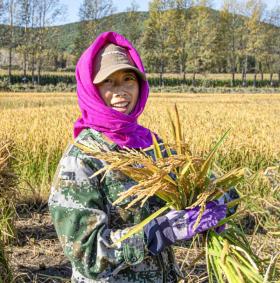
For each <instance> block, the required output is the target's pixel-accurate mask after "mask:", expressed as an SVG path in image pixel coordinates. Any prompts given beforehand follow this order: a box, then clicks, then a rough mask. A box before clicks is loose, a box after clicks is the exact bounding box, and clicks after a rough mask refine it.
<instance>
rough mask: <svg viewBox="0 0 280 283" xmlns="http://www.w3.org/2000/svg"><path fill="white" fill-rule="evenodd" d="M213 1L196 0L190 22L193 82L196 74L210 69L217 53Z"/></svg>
mask: <svg viewBox="0 0 280 283" xmlns="http://www.w3.org/2000/svg"><path fill="white" fill-rule="evenodd" d="M210 5H211V3H210V2H208V1H195V6H194V7H192V9H191V14H190V19H189V22H188V26H187V27H188V29H187V32H188V39H187V43H188V44H187V48H188V66H189V70H190V71H192V73H193V84H195V79H196V74H197V73H201V72H203V71H204V72H205V71H207V70H210V69H211V67H212V66H213V63H214V62H215V60H216V55H217V52H216V51H217V34H218V32H217V27H216V23H215V20H214V17H213V15H212V14H211V13H212V10H211V9H210V7H211V6H210Z"/></svg>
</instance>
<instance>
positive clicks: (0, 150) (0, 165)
mask: <svg viewBox="0 0 280 283" xmlns="http://www.w3.org/2000/svg"><path fill="white" fill-rule="evenodd" d="M8 146H9V144H8V143H6V144H4V143H3V144H2V145H0V283H2V282H3V283H6V282H12V273H11V271H10V269H9V265H8V260H7V257H6V253H5V249H4V245H5V244H6V243H8V241H9V239H10V238H12V237H13V235H14V226H13V221H14V207H13V203H12V201H13V198H11V196H12V195H13V194H14V191H13V188H12V185H13V184H14V181H13V178H11V175H10V174H9V172H8V171H7V164H8V160H9V158H10V152H9V149H8Z"/></svg>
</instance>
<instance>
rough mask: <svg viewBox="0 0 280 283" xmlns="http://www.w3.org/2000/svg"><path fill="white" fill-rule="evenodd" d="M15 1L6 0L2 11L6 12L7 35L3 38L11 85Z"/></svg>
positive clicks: (14, 35)
mask: <svg viewBox="0 0 280 283" xmlns="http://www.w3.org/2000/svg"><path fill="white" fill-rule="evenodd" d="M17 4H18V2H17V0H6V1H5V2H4V11H5V12H6V20H5V22H6V23H7V24H8V33H7V34H6V37H5V40H4V41H5V42H6V44H7V47H8V62H9V63H8V76H9V82H10V83H11V79H12V59H13V50H14V49H15V46H16V33H15V26H16V14H17V8H18V5H17Z"/></svg>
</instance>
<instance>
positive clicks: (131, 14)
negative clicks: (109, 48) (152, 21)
mask: <svg viewBox="0 0 280 283" xmlns="http://www.w3.org/2000/svg"><path fill="white" fill-rule="evenodd" d="M138 10H139V5H138V4H137V2H136V1H135V0H133V1H132V2H131V5H130V6H129V7H128V8H127V9H126V15H125V17H124V19H122V20H121V22H120V23H119V24H118V27H119V29H120V30H121V33H122V34H123V35H124V36H125V37H126V38H128V39H129V40H130V41H131V42H132V43H133V44H134V45H135V46H136V48H137V49H139V48H140V40H141V37H142V32H143V30H142V25H141V22H142V20H143V19H142V17H141V13H139V12H138Z"/></svg>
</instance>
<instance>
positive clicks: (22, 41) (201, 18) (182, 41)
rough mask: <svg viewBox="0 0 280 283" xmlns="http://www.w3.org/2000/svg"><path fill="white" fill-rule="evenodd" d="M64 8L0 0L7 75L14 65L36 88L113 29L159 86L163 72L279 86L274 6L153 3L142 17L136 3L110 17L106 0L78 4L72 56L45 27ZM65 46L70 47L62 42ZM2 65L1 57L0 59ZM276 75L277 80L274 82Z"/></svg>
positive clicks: (32, 0) (279, 40)
mask: <svg viewBox="0 0 280 283" xmlns="http://www.w3.org/2000/svg"><path fill="white" fill-rule="evenodd" d="M64 10H65V7H63V6H61V5H60V3H59V1H55V0H42V1H39V0H0V22H1V23H2V24H3V25H1V26H0V36H1V42H2V44H1V46H2V49H1V50H2V53H1V54H2V59H3V58H4V59H6V61H5V64H4V63H3V60H2V61H1V62H2V65H6V66H7V69H8V70H7V72H8V75H9V77H10V76H11V74H12V66H13V65H14V64H13V62H14V61H17V62H20V64H18V65H19V66H18V68H19V69H20V70H22V72H23V76H24V77H25V76H26V74H27V72H28V71H29V72H31V74H32V81H33V82H37V83H40V77H41V72H42V70H57V69H58V68H62V69H63V68H67V67H68V66H69V65H72V66H74V65H75V63H76V61H77V59H78V58H79V56H80V55H81V53H82V52H83V50H84V49H85V48H86V47H87V46H88V45H89V44H90V43H91V42H92V40H94V38H95V37H96V36H97V35H98V34H99V33H100V32H102V31H105V30H115V31H117V32H120V33H122V34H123V35H124V36H126V37H127V38H129V39H130V40H131V41H132V42H133V43H134V45H135V46H136V47H137V49H138V50H139V51H140V53H141V55H142V57H143V60H144V64H145V66H146V68H147V70H148V72H151V73H158V74H159V79H160V84H162V82H163V77H164V75H165V74H166V73H180V74H181V78H182V80H185V79H186V75H187V74H192V80H193V84H194V85H195V81H196V78H197V74H203V73H230V74H231V85H232V86H234V85H235V82H236V74H237V73H241V74H242V84H243V85H244V86H246V84H247V75H248V73H253V74H254V86H256V84H257V76H258V75H259V76H260V77H261V80H263V78H264V74H265V73H269V74H270V82H271V85H272V84H273V81H274V80H275V79H277V80H278V81H279V82H280V5H278V6H276V7H274V8H273V9H268V8H267V7H266V5H265V2H264V1H262V0H242V1H241V0H224V1H223V5H222V8H221V9H220V10H219V11H216V10H214V9H213V8H212V5H211V1H208V0H152V1H150V4H149V12H148V13H141V12H139V7H138V5H137V2H136V1H132V2H131V6H130V7H128V8H127V10H126V12H125V14H114V12H115V8H114V6H113V1H112V0H83V1H82V3H81V6H80V10H79V18H80V22H79V23H78V24H77V25H76V26H75V29H74V25H73V26H71V27H72V28H73V30H72V31H71V30H70V33H71V34H70V35H69V36H72V37H71V44H70V45H71V50H70V51H69V46H63V44H62V35H61V33H59V31H60V29H61V27H59V26H56V27H54V26H52V25H53V23H54V21H57V20H58V19H59V17H61V16H62V15H63V14H64ZM68 45H69V44H68ZM0 59H1V58H0ZM275 74H276V75H277V78H275V77H274V76H275Z"/></svg>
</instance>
